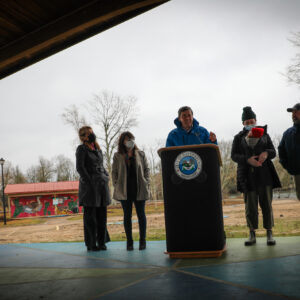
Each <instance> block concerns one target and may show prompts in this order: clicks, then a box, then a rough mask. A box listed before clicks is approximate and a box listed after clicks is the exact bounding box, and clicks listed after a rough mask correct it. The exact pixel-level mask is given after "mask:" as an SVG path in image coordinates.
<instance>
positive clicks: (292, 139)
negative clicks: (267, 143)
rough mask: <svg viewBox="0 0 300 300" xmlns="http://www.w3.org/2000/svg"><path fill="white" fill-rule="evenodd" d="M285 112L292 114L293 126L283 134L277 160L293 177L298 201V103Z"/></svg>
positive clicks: (299, 196)
mask: <svg viewBox="0 0 300 300" xmlns="http://www.w3.org/2000/svg"><path fill="white" fill-rule="evenodd" d="M287 111H288V112H291V113H292V119H293V123H294V126H292V127H290V128H289V129H287V130H286V131H285V132H284V133H283V136H282V139H281V142H280V144H279V147H278V152H279V159H280V163H281V164H282V166H283V167H284V168H285V169H286V170H287V171H288V172H289V174H291V175H294V178H295V185H296V193H297V197H298V200H300V103H297V104H295V105H294V106H293V107H291V108H288V109H287Z"/></svg>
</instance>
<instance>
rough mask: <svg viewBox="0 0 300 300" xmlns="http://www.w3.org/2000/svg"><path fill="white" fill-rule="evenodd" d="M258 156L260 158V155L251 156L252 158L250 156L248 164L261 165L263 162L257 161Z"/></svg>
mask: <svg viewBox="0 0 300 300" xmlns="http://www.w3.org/2000/svg"><path fill="white" fill-rule="evenodd" d="M256 158H258V155H255V156H251V157H250V158H248V160H247V162H248V164H249V165H251V166H252V167H261V166H262V163H261V162H260V161H257V160H256Z"/></svg>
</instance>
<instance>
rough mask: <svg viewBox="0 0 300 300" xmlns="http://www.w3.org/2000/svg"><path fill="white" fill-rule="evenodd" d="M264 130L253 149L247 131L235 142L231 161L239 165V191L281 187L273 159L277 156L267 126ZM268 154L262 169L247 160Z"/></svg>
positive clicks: (240, 134)
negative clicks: (263, 187)
mask: <svg viewBox="0 0 300 300" xmlns="http://www.w3.org/2000/svg"><path fill="white" fill-rule="evenodd" d="M263 128H264V130H265V131H264V135H263V136H262V137H261V138H260V139H259V141H258V143H257V144H256V146H255V147H254V148H253V149H252V148H251V147H249V146H248V144H247V142H246V139H245V137H246V135H247V134H248V131H247V130H245V129H244V130H242V131H240V132H239V133H238V134H237V135H236V136H235V137H234V140H233V143H232V148H231V159H232V160H233V161H234V162H236V163H237V164H238V167H237V190H238V191H240V192H242V193H246V192H248V191H253V190H256V188H257V187H259V186H260V187H261V186H267V185H271V186H272V187H273V188H278V187H281V184H280V180H279V178H278V175H277V172H276V170H275V167H274V165H273V163H272V161H271V160H272V159H273V158H274V157H275V156H276V151H275V148H274V146H273V143H272V141H271V138H270V136H269V135H268V134H267V126H265V127H263ZM264 151H266V152H268V158H267V159H266V160H265V161H264V162H263V164H262V166H261V167H253V166H251V165H250V164H248V162H247V160H248V158H250V157H251V156H253V155H259V154H261V153H262V152H264Z"/></svg>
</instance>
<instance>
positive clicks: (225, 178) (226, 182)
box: [219, 140, 237, 195]
mask: <svg viewBox="0 0 300 300" xmlns="http://www.w3.org/2000/svg"><path fill="white" fill-rule="evenodd" d="M231 146H232V140H229V141H223V140H222V141H220V142H219V148H220V152H221V157H222V168H221V190H222V193H223V194H225V195H226V194H229V193H234V192H236V168H237V166H236V163H235V162H234V161H232V159H231Z"/></svg>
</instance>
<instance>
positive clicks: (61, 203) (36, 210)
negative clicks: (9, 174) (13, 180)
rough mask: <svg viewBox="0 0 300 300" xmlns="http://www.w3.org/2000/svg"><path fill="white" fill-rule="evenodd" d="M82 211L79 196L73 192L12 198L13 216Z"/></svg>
mask: <svg viewBox="0 0 300 300" xmlns="http://www.w3.org/2000/svg"><path fill="white" fill-rule="evenodd" d="M81 211H82V209H81V207H80V208H79V207H78V196H77V195H73V194H69V195H61V196H58V197H53V196H51V195H49V196H38V197H36V196H28V197H16V198H12V199H11V217H13V218H24V217H38V216H55V215H69V214H74V213H78V212H81Z"/></svg>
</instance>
